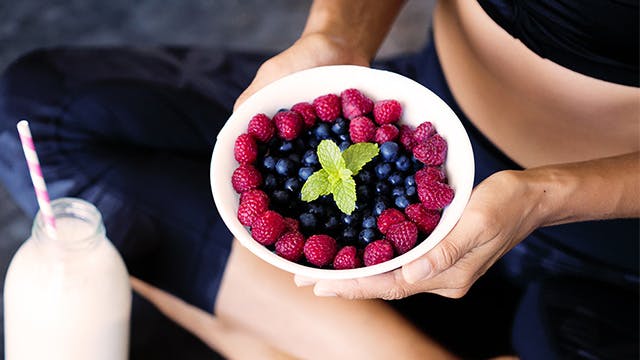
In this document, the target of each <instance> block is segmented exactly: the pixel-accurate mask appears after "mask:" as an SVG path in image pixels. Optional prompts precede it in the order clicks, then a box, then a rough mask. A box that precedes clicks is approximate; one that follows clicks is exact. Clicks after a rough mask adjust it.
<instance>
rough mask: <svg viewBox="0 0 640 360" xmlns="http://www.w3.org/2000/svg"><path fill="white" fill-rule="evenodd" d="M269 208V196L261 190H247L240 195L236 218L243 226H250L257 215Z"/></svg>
mask: <svg viewBox="0 0 640 360" xmlns="http://www.w3.org/2000/svg"><path fill="white" fill-rule="evenodd" d="M267 210H269V196H268V195H267V194H265V193H264V191H262V190H257V189H254V190H249V191H247V192H244V193H242V194H241V195H240V205H239V206H238V220H240V223H241V224H242V225H244V226H251V225H253V223H254V222H255V221H256V219H257V218H258V216H260V215H262V214H263V213H264V212H265V211H267Z"/></svg>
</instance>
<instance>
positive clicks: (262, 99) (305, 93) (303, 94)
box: [210, 65, 475, 279]
mask: <svg viewBox="0 0 640 360" xmlns="http://www.w3.org/2000/svg"><path fill="white" fill-rule="evenodd" d="M336 78H339V79H340V80H335V79H336ZM313 81H320V82H323V85H322V86H317V87H312V88H308V87H303V89H302V90H301V91H298V90H300V84H303V85H304V84H308V83H313ZM372 81H373V82H375V83H379V82H384V83H385V85H393V86H395V87H397V88H398V87H400V86H401V87H402V88H403V89H408V90H407V91H408V93H410V94H414V95H416V96H418V95H419V96H420V97H426V98H430V99H429V100H430V101H431V102H433V103H434V104H433V105H435V106H436V107H437V108H438V109H437V110H438V113H439V115H438V116H439V117H443V118H446V119H445V120H438V121H436V120H429V121H432V122H435V123H441V124H440V128H439V127H438V124H436V129H437V131H438V133H439V134H442V133H443V131H441V130H443V127H442V123H443V122H444V121H446V122H447V128H446V133H448V134H447V135H448V137H452V136H455V137H456V140H455V152H453V153H454V154H456V159H455V161H456V163H457V166H458V167H460V166H463V164H464V166H465V168H464V170H465V171H464V174H461V173H459V172H458V173H455V175H454V176H461V177H462V178H460V179H459V180H458V181H456V186H455V187H454V190H455V195H454V199H453V201H452V202H451V204H449V205H448V206H447V207H446V208H445V209H444V211H443V213H442V218H441V220H440V222H439V223H438V226H437V227H436V228H435V229H434V231H433V232H432V233H431V234H430V235H429V236H427V237H426V238H425V239H423V240H422V241H421V242H420V243H419V244H418V245H416V246H415V247H414V248H413V249H411V250H410V251H408V252H406V253H405V254H402V255H399V256H396V257H395V258H393V259H391V260H389V261H386V262H383V263H380V264H376V265H373V266H366V267H360V268H357V269H349V270H335V269H319V268H312V267H309V266H305V265H301V264H298V263H294V262H291V261H289V260H286V259H284V258H282V257H280V256H278V255H276V254H275V253H273V252H271V251H270V250H269V249H267V248H266V247H265V246H263V245H262V244H260V243H258V242H257V241H255V240H254V239H253V238H252V237H251V233H250V231H249V230H248V229H247V228H246V227H245V226H244V225H242V224H241V223H240V222H239V221H238V219H237V207H238V199H239V194H237V193H236V192H235V191H234V190H233V187H232V186H231V177H230V174H231V173H232V171H233V170H231V171H225V170H224V168H225V166H227V167H229V166H230V167H231V169H235V168H236V167H237V166H238V164H237V163H236V162H235V159H234V157H233V155H232V154H233V146H234V143H235V139H236V137H237V136H238V135H240V134H241V133H243V132H245V131H246V125H247V124H248V122H249V120H250V118H251V117H252V116H253V115H255V114H257V113H261V112H262V113H266V114H269V113H275V112H276V111H277V110H278V109H280V108H282V107H283V106H293V104H295V103H296V102H301V101H307V102H311V101H312V100H313V99H314V98H316V97H317V96H320V95H324V94H328V93H338V94H339V93H340V92H341V91H342V90H345V89H348V88H356V89H360V90H361V91H362V92H364V93H368V92H369V91H368V90H367V88H366V86H365V85H366V84H370V83H371V82H372ZM325 85H327V86H325ZM393 86H390V87H393ZM291 87H292V88H296V93H295V94H294V95H287V96H293V97H295V98H296V99H298V100H294V102H291V101H289V102H288V103H286V104H285V103H273V102H274V101H273V100H269V99H272V98H273V97H278V96H280V97H282V91H281V90H282V89H283V88H284V89H287V88H291ZM336 89H337V90H336ZM279 94H280V95H279ZM367 96H370V95H369V94H367ZM370 97H371V98H374V99H376V100H382V99H383V98H377V97H376V96H370ZM385 98H394V99H397V98H396V97H393V96H390V97H385ZM398 100H399V101H401V102H403V101H402V99H398ZM374 101H375V100H374ZM276 102H277V101H276ZM408 106H410V104H405V103H403V108H404V109H407V107H408ZM271 116H272V115H271ZM414 127H415V126H414ZM239 129H241V130H240V132H238V130H239ZM443 137H444V136H443ZM445 139H446V137H445ZM447 142H448V144H449V153H448V155H447V162H446V163H445V172H446V174H447V177H448V178H450V176H451V175H453V174H454V173H453V172H451V170H450V167H452V166H453V165H452V164H451V162H450V161H449V160H450V156H449V155H450V154H451V153H452V152H451V141H450V140H449V139H447ZM221 169H222V170H221ZM227 170H228V169H227ZM474 172H475V166H474V156H473V150H472V148H471V142H470V140H469V137H468V134H467V132H466V130H465V129H464V126H463V125H462V123H461V122H460V120H459V118H458V117H457V115H456V114H455V113H454V112H453V110H452V109H451V108H450V107H449V106H448V105H447V104H446V103H445V102H444V101H443V100H442V99H441V98H440V97H438V96H437V95H436V94H435V93H433V92H432V91H431V90H429V89H428V88H426V87H424V86H423V85H421V84H419V83H418V82H416V81H414V80H412V79H409V78H407V77H404V76H402V75H400V74H397V73H394V72H390V71H386V70H379V69H372V68H368V67H363V66H356V65H331V66H321V67H315V68H311V69H307V70H302V71H299V72H295V73H292V74H290V75H287V76H285V77H283V78H280V79H278V80H276V81H274V82H272V83H270V84H268V85H267V86H265V87H264V88H262V89H260V90H259V91H257V92H256V93H254V94H253V95H251V96H250V97H249V98H248V99H246V101H245V102H244V103H243V104H242V105H240V106H239V107H238V109H236V110H235V111H234V112H233V114H232V115H231V116H230V117H229V119H228V120H227V122H226V123H225V125H224V126H223V128H222V129H221V130H220V132H219V133H218V136H217V141H216V143H215V147H214V150H213V153H212V157H211V167H210V180H211V191H212V194H213V198H214V202H215V205H216V207H217V209H218V213H219V214H220V217H221V218H222V220H223V221H224V223H225V225H226V226H227V227H228V228H229V230H230V231H231V233H232V234H233V235H234V237H235V238H236V239H238V241H239V242H240V243H241V244H242V245H243V246H244V247H246V248H247V249H249V251H251V252H252V253H253V254H255V255H256V256H258V257H259V258H261V259H262V260H264V261H266V262H268V263H270V264H272V265H274V266H276V267H278V268H280V269H282V270H285V271H288V272H290V273H294V274H298V275H301V276H305V277H309V278H315V279H353V278H360V277H366V276H371V275H376V274H381V273H385V272H388V271H391V270H395V269H397V268H400V267H402V265H404V264H407V263H409V262H411V261H413V260H415V259H417V258H419V257H420V256H422V255H423V254H425V253H427V252H428V251H429V250H431V249H432V248H433V247H434V246H435V245H437V244H438V243H439V242H440V241H441V240H442V239H443V238H444V237H445V236H446V235H447V234H448V233H449V232H450V231H451V229H452V228H453V227H454V226H455V224H456V223H457V222H458V220H459V219H460V216H461V215H462V212H463V210H464V208H465V207H466V204H467V202H468V201H469V197H470V196H471V190H472V188H473V178H474ZM217 174H220V176H217ZM223 174H228V177H227V176H224V175H223ZM450 185H451V181H450ZM445 219H446V221H444V222H443V220H445Z"/></svg>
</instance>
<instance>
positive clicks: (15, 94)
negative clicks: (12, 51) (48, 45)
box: [0, 49, 63, 128]
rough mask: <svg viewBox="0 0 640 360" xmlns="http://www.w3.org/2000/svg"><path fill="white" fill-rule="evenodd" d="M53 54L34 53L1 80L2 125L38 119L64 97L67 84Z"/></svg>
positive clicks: (3, 74)
mask: <svg viewBox="0 0 640 360" xmlns="http://www.w3.org/2000/svg"><path fill="white" fill-rule="evenodd" d="M52 51H53V50H48V49H37V50H32V51H30V52H28V53H26V54H24V55H22V56H20V57H19V58H18V59H16V60H15V61H13V62H12V63H11V64H10V65H9V66H8V67H7V68H6V69H5V70H4V72H3V73H2V75H1V76H0V124H2V128H4V127H5V126H4V125H6V123H7V122H9V123H10V124H11V126H12V127H13V126H14V125H15V123H16V122H17V120H18V119H20V118H24V117H31V116H34V115H36V113H37V111H36V109H37V108H38V105H51V104H54V103H56V102H57V101H56V100H57V99H58V98H59V97H60V95H61V94H62V93H63V91H62V86H63V82H62V80H61V78H60V76H59V75H58V74H57V71H56V70H55V67H54V65H53V64H52V63H51V61H50V53H51V52H52Z"/></svg>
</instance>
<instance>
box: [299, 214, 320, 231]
mask: <svg viewBox="0 0 640 360" xmlns="http://www.w3.org/2000/svg"><path fill="white" fill-rule="evenodd" d="M298 219H299V220H300V225H301V226H302V227H303V228H305V229H309V230H314V229H315V227H316V225H317V220H316V216H315V215H313V214H310V213H304V214H302V215H300V217H299V218H298Z"/></svg>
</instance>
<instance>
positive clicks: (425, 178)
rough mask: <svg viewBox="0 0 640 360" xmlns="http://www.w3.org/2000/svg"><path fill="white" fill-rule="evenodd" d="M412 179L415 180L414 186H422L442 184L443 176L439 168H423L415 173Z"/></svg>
mask: <svg viewBox="0 0 640 360" xmlns="http://www.w3.org/2000/svg"><path fill="white" fill-rule="evenodd" d="M414 178H415V179H416V184H424V183H427V182H444V179H445V175H444V171H442V168H440V167H436V166H425V167H423V168H422V169H420V170H418V171H416V173H415V175H414Z"/></svg>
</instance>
